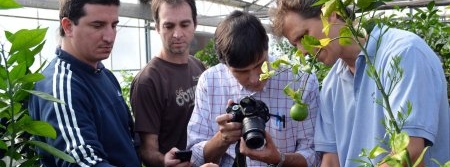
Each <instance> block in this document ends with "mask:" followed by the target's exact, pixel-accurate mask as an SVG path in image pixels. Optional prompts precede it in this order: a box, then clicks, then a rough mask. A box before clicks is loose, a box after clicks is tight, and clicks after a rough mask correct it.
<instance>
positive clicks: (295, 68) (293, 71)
mask: <svg viewBox="0 0 450 167" xmlns="http://www.w3.org/2000/svg"><path fill="white" fill-rule="evenodd" d="M299 68H300V65H299V64H294V65H293V66H292V74H294V75H297V74H298V69H299Z"/></svg>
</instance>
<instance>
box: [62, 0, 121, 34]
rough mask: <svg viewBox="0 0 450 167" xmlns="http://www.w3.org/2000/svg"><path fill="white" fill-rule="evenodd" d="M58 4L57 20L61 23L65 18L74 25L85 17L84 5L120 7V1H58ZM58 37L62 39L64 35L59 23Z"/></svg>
mask: <svg viewBox="0 0 450 167" xmlns="http://www.w3.org/2000/svg"><path fill="white" fill-rule="evenodd" d="M59 2H60V4H59V20H60V21H61V20H62V19H63V18H64V17H67V18H69V19H70V20H72V21H73V24H75V25H78V21H79V20H80V18H81V17H83V16H85V15H86V11H84V6H85V5H86V4H99V5H115V6H120V0H60V1H59ZM59 35H60V36H62V37H63V36H65V35H66V34H65V32H64V29H63V28H62V26H61V23H60V26H59Z"/></svg>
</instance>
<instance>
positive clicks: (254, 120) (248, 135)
mask: <svg viewBox="0 0 450 167" xmlns="http://www.w3.org/2000/svg"><path fill="white" fill-rule="evenodd" d="M242 124H243V128H242V132H243V133H244V140H245V144H246V145H247V147H248V148H251V149H257V148H260V147H262V146H263V145H264V143H265V137H264V129H265V121H264V120H263V119H261V118H260V117H257V116H253V117H246V118H244V120H243V121H242Z"/></svg>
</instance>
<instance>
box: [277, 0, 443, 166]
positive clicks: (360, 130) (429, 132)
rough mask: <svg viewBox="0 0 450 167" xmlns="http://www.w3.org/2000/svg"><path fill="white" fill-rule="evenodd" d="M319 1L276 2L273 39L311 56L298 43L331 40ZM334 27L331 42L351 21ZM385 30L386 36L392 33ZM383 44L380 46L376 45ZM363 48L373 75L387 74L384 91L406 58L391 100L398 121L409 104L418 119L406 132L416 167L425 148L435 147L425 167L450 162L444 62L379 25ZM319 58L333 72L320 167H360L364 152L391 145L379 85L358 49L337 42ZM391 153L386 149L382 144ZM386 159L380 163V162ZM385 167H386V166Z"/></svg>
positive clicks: (319, 142) (326, 90) (336, 20)
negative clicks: (281, 38)
mask: <svg viewBox="0 0 450 167" xmlns="http://www.w3.org/2000/svg"><path fill="white" fill-rule="evenodd" d="M315 2H317V1H316V0H278V3H277V5H278V6H277V7H276V8H273V10H272V11H273V15H272V18H273V19H272V23H273V24H272V25H273V32H274V33H275V34H277V35H279V36H284V37H286V38H287V39H288V40H289V42H290V43H291V44H292V45H294V46H296V47H297V48H298V49H300V50H301V51H303V52H304V53H307V51H305V49H304V48H303V47H302V46H301V44H300V41H301V39H302V38H303V36H304V35H309V36H313V37H315V38H317V39H322V38H325V37H326V36H325V34H324V33H323V32H322V29H323V24H322V21H321V18H320V16H321V6H314V7H312V4H314V3H315ZM327 20H328V21H329V23H330V25H331V27H330V33H329V35H328V37H329V38H330V39H333V38H336V37H338V36H339V30H340V29H341V28H342V27H343V26H344V25H345V22H344V21H343V20H342V19H341V17H340V16H339V15H338V14H337V13H332V14H331V16H329V17H328V18H327ZM386 30H387V31H386ZM378 39H380V41H378ZM355 40H360V41H361V42H362V43H363V44H365V49H366V50H367V51H368V52H367V54H368V55H367V56H368V58H369V59H370V61H371V62H373V63H374V66H375V69H376V70H379V69H382V70H383V71H382V72H381V73H380V79H381V82H382V83H381V84H382V85H383V86H384V87H385V88H387V87H389V86H390V84H392V83H391V82H390V78H389V77H388V75H389V74H388V73H390V72H392V71H393V70H394V69H393V68H392V67H391V64H392V63H393V59H394V57H396V56H399V57H400V58H401V61H400V68H401V69H402V70H403V76H402V78H401V80H400V81H399V83H398V84H397V85H396V86H395V87H394V89H393V91H392V93H391V94H390V96H389V97H390V99H389V102H390V105H391V107H392V111H393V112H394V115H397V114H396V112H399V111H402V108H403V109H405V110H406V108H407V102H410V103H411V104H412V112H411V115H410V116H409V117H407V119H406V121H405V123H404V126H403V127H402V131H405V132H407V133H408V135H409V136H410V142H409V145H408V147H407V149H408V151H409V155H410V158H411V159H412V160H413V162H415V160H416V159H417V158H418V157H419V155H420V154H421V152H422V151H423V150H424V148H425V147H426V146H431V147H430V148H429V149H428V150H427V152H426V154H425V156H424V159H423V161H422V163H421V166H423V165H424V166H437V164H436V163H434V162H433V161H432V159H433V158H434V159H436V160H438V161H439V162H441V163H444V162H446V161H448V160H449V159H450V146H449V143H450V142H449V141H448V139H449V138H450V130H449V117H450V116H449V104H448V100H447V82H446V80H445V76H444V73H443V69H442V66H441V62H440V61H439V58H438V57H437V56H436V54H435V53H434V52H433V50H432V49H431V48H430V47H429V46H428V45H427V44H426V43H425V42H424V41H423V40H422V39H421V38H420V37H418V36H417V35H415V34H413V33H410V32H407V31H402V30H398V29H394V28H390V29H387V27H385V26H376V27H375V28H374V29H373V31H372V32H371V33H370V35H368V37H367V38H365V39H363V38H359V39H355ZM316 58H317V59H318V60H319V61H321V62H323V63H324V64H326V65H330V66H333V67H332V69H331V71H330V72H329V73H328V75H327V77H326V78H325V79H324V81H323V86H322V90H321V94H320V95H321V104H320V107H321V109H320V112H319V114H318V116H317V123H316V129H315V136H314V137H315V139H314V142H315V143H314V144H315V148H316V151H319V152H322V153H323V157H322V166H323V167H335V166H343V167H344V166H345V167H352V166H359V165H361V164H358V162H355V161H354V160H357V159H360V157H359V156H358V155H359V154H360V153H361V150H362V149H372V148H374V147H375V146H376V145H379V144H385V143H387V142H389V139H388V137H386V130H385V127H384V126H383V124H382V121H384V120H385V119H386V118H387V117H388V116H387V114H386V111H385V109H384V108H383V106H381V105H380V104H378V103H376V102H375V100H377V99H380V98H381V97H382V95H381V93H380V91H379V90H378V89H377V86H376V84H375V82H374V80H373V79H372V78H371V77H369V76H368V74H367V69H368V65H367V64H366V58H365V55H364V53H363V52H362V50H361V48H360V47H359V45H358V44H357V43H352V44H351V45H348V46H342V45H340V44H339V42H338V40H334V41H332V42H331V43H330V44H329V45H327V46H326V47H324V48H322V50H321V52H320V53H319V54H318V55H316ZM381 146H382V147H383V148H387V146H386V145H381ZM381 158H382V156H380V157H379V158H377V159H376V160H375V162H379V161H380V160H381ZM382 165H386V166H387V164H382Z"/></svg>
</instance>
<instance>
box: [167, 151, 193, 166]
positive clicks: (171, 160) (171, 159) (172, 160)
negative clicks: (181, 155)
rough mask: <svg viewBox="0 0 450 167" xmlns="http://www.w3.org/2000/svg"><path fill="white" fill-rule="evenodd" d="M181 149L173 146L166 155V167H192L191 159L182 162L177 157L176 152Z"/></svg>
mask: <svg viewBox="0 0 450 167" xmlns="http://www.w3.org/2000/svg"><path fill="white" fill-rule="evenodd" d="M177 151H179V149H178V148H175V147H174V148H172V149H170V150H169V152H167V153H166V154H165V155H164V166H165V167H191V166H192V164H191V162H189V161H186V162H181V161H180V160H179V159H176V157H175V152H177Z"/></svg>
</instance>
